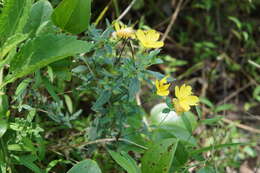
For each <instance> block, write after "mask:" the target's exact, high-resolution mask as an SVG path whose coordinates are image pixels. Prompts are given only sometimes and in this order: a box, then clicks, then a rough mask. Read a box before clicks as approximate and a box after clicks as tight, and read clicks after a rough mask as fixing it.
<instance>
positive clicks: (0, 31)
mask: <svg viewBox="0 0 260 173" xmlns="http://www.w3.org/2000/svg"><path fill="white" fill-rule="evenodd" d="M31 5H32V0H19V1H17V0H6V1H5V5H4V8H3V11H2V13H1V16H0V45H1V44H3V43H4V42H5V40H6V39H7V38H8V37H9V36H12V35H13V34H15V33H22V31H23V28H24V26H25V24H26V22H27V19H28V16H29V10H30V8H31Z"/></svg>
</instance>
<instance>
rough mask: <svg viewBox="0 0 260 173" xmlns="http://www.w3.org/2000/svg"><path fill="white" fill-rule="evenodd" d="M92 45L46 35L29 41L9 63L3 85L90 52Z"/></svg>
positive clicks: (59, 36)
mask: <svg viewBox="0 0 260 173" xmlns="http://www.w3.org/2000/svg"><path fill="white" fill-rule="evenodd" d="M91 48H92V44H91V43H88V42H85V41H80V40H77V39H76V37H72V36H66V35H54V34H48V35H43V36H39V37H36V38H35V39H32V40H29V41H27V42H26V44H25V45H24V46H23V47H21V50H20V51H19V52H18V53H17V54H16V55H15V57H14V58H13V60H12V61H11V62H10V72H11V75H9V76H8V77H7V78H6V79H5V81H4V84H2V86H0V88H1V87H3V86H4V85H6V84H7V83H10V82H13V81H14V80H16V79H17V78H21V77H24V76H26V75H28V74H30V73H33V72H35V71H37V70H38V69H40V68H42V67H44V66H46V65H48V64H50V63H53V62H55V61H58V60H61V59H64V58H66V57H69V56H73V55H75V54H78V53H86V52H88V51H90V49H91Z"/></svg>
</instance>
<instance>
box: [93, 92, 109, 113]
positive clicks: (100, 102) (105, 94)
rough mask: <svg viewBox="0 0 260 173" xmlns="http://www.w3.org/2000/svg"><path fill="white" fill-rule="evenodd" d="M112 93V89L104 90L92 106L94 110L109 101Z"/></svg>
mask: <svg viewBox="0 0 260 173" xmlns="http://www.w3.org/2000/svg"><path fill="white" fill-rule="evenodd" d="M111 95H112V92H111V91H110V90H104V91H102V93H101V94H100V95H99V97H98V99H97V101H96V102H95V103H94V105H93V106H92V109H93V110H94V111H98V110H100V108H101V107H102V106H103V105H104V104H106V103H107V102H108V101H109V99H110V97H111Z"/></svg>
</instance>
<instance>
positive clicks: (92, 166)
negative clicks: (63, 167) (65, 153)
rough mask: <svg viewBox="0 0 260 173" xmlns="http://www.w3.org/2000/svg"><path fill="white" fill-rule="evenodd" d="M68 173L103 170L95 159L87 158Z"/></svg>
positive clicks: (94, 172)
mask: <svg viewBox="0 0 260 173" xmlns="http://www.w3.org/2000/svg"><path fill="white" fill-rule="evenodd" d="M67 173H101V170H100V168H99V166H98V164H97V163H96V162H95V161H93V160H89V159H87V160H83V161H81V162H79V163H77V164H76V165H74V166H73V167H72V168H71V169H70V170H69V171H68V172H67Z"/></svg>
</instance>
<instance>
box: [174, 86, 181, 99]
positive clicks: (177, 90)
mask: <svg viewBox="0 0 260 173" xmlns="http://www.w3.org/2000/svg"><path fill="white" fill-rule="evenodd" d="M175 96H176V97H177V98H180V88H179V86H175Z"/></svg>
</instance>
